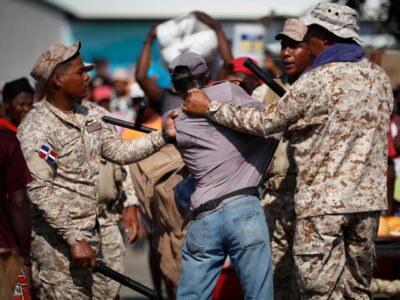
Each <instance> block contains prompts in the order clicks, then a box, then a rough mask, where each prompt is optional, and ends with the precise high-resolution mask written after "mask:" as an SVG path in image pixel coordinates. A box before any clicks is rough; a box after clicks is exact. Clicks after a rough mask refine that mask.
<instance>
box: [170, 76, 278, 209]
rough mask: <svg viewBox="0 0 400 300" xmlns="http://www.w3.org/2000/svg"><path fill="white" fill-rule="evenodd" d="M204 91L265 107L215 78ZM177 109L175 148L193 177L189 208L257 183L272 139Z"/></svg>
mask: <svg viewBox="0 0 400 300" xmlns="http://www.w3.org/2000/svg"><path fill="white" fill-rule="evenodd" d="M203 91H204V92H205V93H206V94H207V95H208V97H210V99H218V101H221V102H224V103H235V104H240V105H243V106H247V107H255V108H260V109H262V108H264V105H263V104H261V103H259V102H257V101H255V100H254V99H252V98H251V97H250V96H249V95H247V94H246V92H245V91H244V90H243V89H242V88H240V87H239V86H237V85H235V84H232V83H230V82H226V81H224V82H218V83H215V84H214V85H211V86H207V87H205V88H204V89H203ZM176 111H177V112H178V114H179V115H178V117H177V118H176V119H175V127H176V140H177V148H178V150H179V151H180V153H181V156H182V158H183V161H184V162H185V164H186V166H187V168H188V169H189V171H190V173H191V174H192V176H193V178H194V180H195V187H196V189H195V192H194V193H193V194H192V197H191V207H192V209H194V208H196V207H198V206H199V205H201V204H202V203H205V202H207V201H209V200H211V199H215V198H218V197H220V196H223V195H225V194H227V193H230V192H233V191H236V190H239V189H241V188H245V187H250V186H257V185H258V184H259V182H260V181H261V179H262V176H263V174H264V172H265V170H266V168H267V167H268V164H269V161H270V160H271V158H272V156H273V150H274V149H275V148H274V145H275V143H276V140H275V139H273V138H270V140H268V139H266V138H264V137H257V136H252V135H248V134H244V133H240V132H238V131H234V130H231V129H228V128H226V127H223V126H220V125H218V124H216V123H213V122H212V121H210V120H208V119H206V118H203V117H193V116H190V115H187V114H185V113H184V112H182V111H181V109H180V108H179V109H177V110H176ZM237 197H238V196H236V197H232V198H230V199H227V200H225V201H224V202H223V204H225V203H226V202H228V201H230V200H233V199H235V198H237ZM223 204H222V205H223Z"/></svg>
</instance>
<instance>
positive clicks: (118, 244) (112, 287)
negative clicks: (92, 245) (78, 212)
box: [100, 218, 125, 300]
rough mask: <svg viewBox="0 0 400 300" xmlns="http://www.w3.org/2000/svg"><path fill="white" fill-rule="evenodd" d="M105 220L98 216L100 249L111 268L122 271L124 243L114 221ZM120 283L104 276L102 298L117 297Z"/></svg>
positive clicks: (123, 269) (123, 268)
mask: <svg viewBox="0 0 400 300" xmlns="http://www.w3.org/2000/svg"><path fill="white" fill-rule="evenodd" d="M108 223H110V222H107V223H105V224H103V222H102V220H101V218H100V224H102V225H101V226H100V235H101V250H102V252H103V256H104V261H105V262H106V265H107V266H108V267H110V268H111V269H113V270H115V271H117V272H120V273H124V271H125V267H124V259H125V245H124V241H123V239H122V236H121V232H120V231H119V228H118V224H117V223H116V222H111V224H108ZM120 288H121V285H120V284H119V283H118V282H116V281H114V280H112V279H110V278H106V287H105V294H104V295H103V299H109V300H111V299H118V294H119V290H120Z"/></svg>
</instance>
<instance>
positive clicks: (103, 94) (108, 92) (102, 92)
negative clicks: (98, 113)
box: [92, 85, 112, 102]
mask: <svg viewBox="0 0 400 300" xmlns="http://www.w3.org/2000/svg"><path fill="white" fill-rule="evenodd" d="M111 97H112V88H111V87H110V86H108V85H101V86H98V87H95V88H94V90H93V94H92V98H93V100H94V101H96V102H101V101H103V100H110V99H111Z"/></svg>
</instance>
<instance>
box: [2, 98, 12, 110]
mask: <svg viewBox="0 0 400 300" xmlns="http://www.w3.org/2000/svg"><path fill="white" fill-rule="evenodd" d="M10 105H11V100H9V101H3V107H4V110H5V111H6V112H8V111H9V110H10Z"/></svg>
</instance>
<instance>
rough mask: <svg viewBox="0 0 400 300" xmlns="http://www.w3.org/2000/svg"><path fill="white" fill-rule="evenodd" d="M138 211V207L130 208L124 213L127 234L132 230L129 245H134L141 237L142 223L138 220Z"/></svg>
mask: <svg viewBox="0 0 400 300" xmlns="http://www.w3.org/2000/svg"><path fill="white" fill-rule="evenodd" d="M138 210H139V208H138V207H137V206H128V207H127V208H126V209H125V210H124V212H123V213H122V219H123V220H124V225H125V233H128V232H129V230H131V233H130V235H129V237H128V243H129V244H132V243H133V242H135V241H136V240H137V239H138V237H139V230H140V222H139V218H138Z"/></svg>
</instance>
